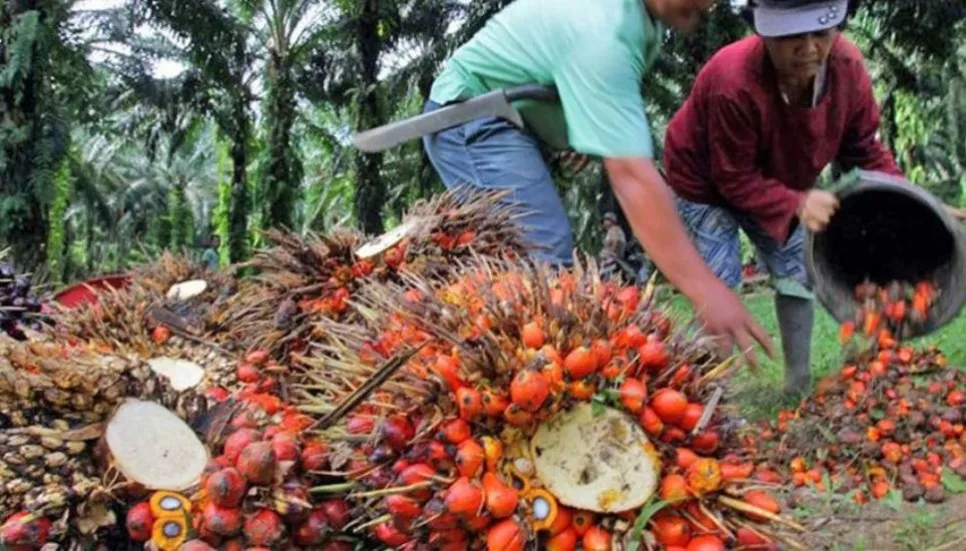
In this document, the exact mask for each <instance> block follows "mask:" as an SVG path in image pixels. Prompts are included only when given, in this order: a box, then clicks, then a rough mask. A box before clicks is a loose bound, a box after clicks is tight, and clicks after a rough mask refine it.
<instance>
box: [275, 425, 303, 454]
mask: <svg viewBox="0 0 966 551" xmlns="http://www.w3.org/2000/svg"><path fill="white" fill-rule="evenodd" d="M272 450H273V451H274V452H275V459H276V460H278V461H298V459H299V454H300V453H301V452H300V450H299V442H298V439H297V438H296V437H295V435H294V434H292V433H291V432H280V433H278V434H276V435H275V436H274V437H272Z"/></svg>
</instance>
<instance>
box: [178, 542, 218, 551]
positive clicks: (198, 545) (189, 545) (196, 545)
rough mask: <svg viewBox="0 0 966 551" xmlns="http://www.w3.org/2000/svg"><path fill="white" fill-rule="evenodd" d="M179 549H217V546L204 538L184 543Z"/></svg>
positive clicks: (192, 550) (203, 550)
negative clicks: (213, 545)
mask: <svg viewBox="0 0 966 551" xmlns="http://www.w3.org/2000/svg"><path fill="white" fill-rule="evenodd" d="M178 551H215V548H214V547H212V546H210V545H208V544H207V543H205V542H204V541H202V540H190V541H186V542H184V543H182V544H181V546H180V547H178Z"/></svg>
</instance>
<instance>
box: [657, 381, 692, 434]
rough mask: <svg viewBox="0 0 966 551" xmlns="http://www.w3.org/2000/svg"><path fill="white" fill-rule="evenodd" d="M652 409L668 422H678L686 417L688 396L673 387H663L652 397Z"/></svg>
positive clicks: (662, 419)
mask: <svg viewBox="0 0 966 551" xmlns="http://www.w3.org/2000/svg"><path fill="white" fill-rule="evenodd" d="M650 407H651V409H653V410H654V413H657V415H658V417H660V418H661V421H664V423H666V424H671V425H673V424H676V423H677V422H678V421H680V420H681V418H682V417H684V413H685V411H687V408H688V398H687V396H685V395H684V394H682V393H681V392H679V391H677V390H674V389H673V388H662V389H661V390H659V391H657V392H656V393H654V396H652V397H651V403H650Z"/></svg>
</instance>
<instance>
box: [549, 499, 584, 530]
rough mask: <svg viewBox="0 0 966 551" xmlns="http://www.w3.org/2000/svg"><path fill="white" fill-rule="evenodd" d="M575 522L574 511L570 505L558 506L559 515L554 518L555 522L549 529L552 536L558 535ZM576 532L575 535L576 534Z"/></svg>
mask: <svg viewBox="0 0 966 551" xmlns="http://www.w3.org/2000/svg"><path fill="white" fill-rule="evenodd" d="M573 522H574V512H573V510H572V509H571V508H570V507H566V506H564V505H558V506H557V516H555V517H554V518H553V523H551V524H550V528H548V529H547V531H548V532H550V535H551V536H556V535H557V534H559V533H560V532H563V531H564V530H566V529H568V528H570V527H571V525H573ZM576 534H577V533H576V532H574V535H575V536H576Z"/></svg>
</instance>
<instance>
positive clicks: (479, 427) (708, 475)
mask: <svg viewBox="0 0 966 551" xmlns="http://www.w3.org/2000/svg"><path fill="white" fill-rule="evenodd" d="M454 269H455V270H457V271H458V272H459V273H460V274H461V275H460V276H459V277H458V278H456V279H455V280H446V279H442V280H441V279H427V278H423V277H420V276H418V275H414V274H405V275H403V276H402V280H403V282H402V283H401V284H373V285H370V286H367V287H366V288H365V289H363V290H361V291H360V292H359V294H358V295H357V297H356V298H355V300H354V307H355V308H356V310H357V312H358V313H359V315H360V316H361V317H362V318H363V319H364V322H363V323H361V324H356V325H352V326H350V325H345V324H338V323H335V322H331V321H330V322H323V325H324V326H323V331H322V333H323V334H325V335H327V336H328V343H327V344H326V345H324V346H320V347H318V351H319V352H320V354H319V355H313V356H303V357H301V358H300V362H301V366H302V368H303V372H302V374H303V377H304V384H303V385H293V386H292V387H290V390H291V396H292V399H293V401H294V402H295V403H299V404H301V406H302V410H303V411H304V412H307V413H310V414H313V415H316V416H320V417H322V420H323V421H324V420H325V417H324V416H325V415H326V414H328V413H329V412H331V411H332V410H333V409H334V408H335V407H336V406H337V405H338V404H340V402H341V401H342V400H343V399H345V397H346V396H347V395H348V394H349V393H351V392H352V391H354V390H355V389H357V388H359V387H360V386H362V385H365V384H366V382H367V381H368V380H369V379H370V378H371V377H372V376H373V375H374V374H375V373H376V372H377V370H378V369H379V368H378V366H379V364H380V363H382V362H383V361H385V360H386V359H389V358H391V357H393V356H396V355H398V354H400V353H403V352H405V351H407V350H413V349H418V353H416V354H415V355H413V356H412V357H411V359H409V360H408V361H407V362H406V363H405V365H403V366H402V367H401V368H400V369H399V371H398V372H397V373H396V374H395V375H393V376H392V377H390V378H389V379H388V381H387V382H386V383H385V384H383V385H381V386H380V387H379V388H378V389H376V390H375V391H374V392H373V393H372V394H371V396H369V398H368V399H367V400H366V401H365V402H364V403H363V404H362V405H361V406H360V407H358V408H357V409H355V410H354V411H353V412H352V413H351V414H350V415H349V416H348V417H347V418H345V419H343V420H342V421H340V422H339V423H338V424H336V425H334V426H332V427H328V428H326V427H322V428H323V429H325V431H324V433H323V436H324V437H325V438H326V439H327V441H328V444H329V448H330V452H329V458H328V462H329V464H330V469H331V470H332V471H335V472H341V473H342V474H343V475H344V476H345V478H346V479H347V480H348V484H349V486H351V491H350V493H349V494H348V498H349V499H350V500H352V501H353V503H354V504H355V505H356V507H355V509H354V510H355V511H360V515H359V516H358V517H354V521H353V522H352V523H351V525H352V526H351V527H352V528H353V529H354V530H356V531H361V530H363V529H366V531H368V533H369V534H370V536H371V537H372V538H373V539H374V540H377V541H379V542H381V543H382V544H385V545H391V546H405V547H404V548H407V549H409V548H412V549H419V548H423V547H424V546H427V545H428V546H431V547H444V546H446V545H449V546H452V547H453V548H463V549H476V548H484V547H489V548H491V549H496V548H500V549H504V548H505V549H523V547H524V544H525V542H531V543H536V544H537V546H538V547H539V548H543V547H544V546H547V545H549V540H551V539H552V538H554V537H556V536H557V535H559V534H561V533H563V532H568V531H570V530H573V531H575V532H577V533H579V534H587V533H590V534H592V535H591V536H586V535H585V536H584V538H585V547H592V548H597V547H593V546H592V544H593V545H596V543H597V542H598V541H606V545H607V546H608V547H607V548H615V549H619V548H624V546H626V545H628V544H629V543H630V542H631V541H632V540H635V539H636V540H638V541H640V538H642V537H643V536H642V533H643V530H644V529H645V523H644V522H643V521H642V523H641V524H640V525H639V527H637V528H636V529H632V526H633V525H634V521H635V520H636V512H635V511H634V510H622V511H621V512H617V511H612V512H610V513H607V512H604V513H602V514H597V515H594V514H592V513H590V512H589V511H582V510H577V509H570V508H567V507H565V506H564V505H562V504H557V503H556V498H555V497H554V496H552V495H551V494H548V493H547V492H546V490H547V489H548V488H549V486H548V485H545V484H544V483H543V482H542V481H541V479H540V477H539V473H538V472H535V468H536V467H537V466H538V462H536V461H535V457H536V455H539V453H540V452H539V451H538V450H531V449H530V447H531V444H530V440H531V437H533V435H534V433H535V432H537V431H538V430H539V429H540V427H541V426H542V424H544V423H547V422H549V421H551V420H553V419H555V418H556V416H557V415H558V414H561V413H564V412H568V411H573V410H574V408H579V407H586V406H581V404H588V403H590V404H594V405H593V408H604V409H613V410H616V411H619V412H623V413H622V415H623V414H627V415H629V416H630V417H628V419H630V420H633V421H632V422H633V423H635V424H636V423H640V425H641V426H642V427H643V432H645V433H646V434H647V435H648V437H649V438H650V443H647V444H644V448H645V450H650V451H648V452H647V453H649V454H651V455H653V456H654V458H655V460H654V461H649V463H650V464H652V465H655V464H657V463H658V457H660V459H663V462H661V465H662V466H660V467H659V468H658V472H656V473H653V474H654V475H655V476H657V479H658V480H659V484H658V486H659V489H658V490H657V493H658V494H659V495H660V497H661V498H662V499H667V500H677V501H679V502H677V503H676V504H675V507H676V508H675V509H673V510H672V509H669V510H668V511H665V512H663V514H662V516H661V517H660V518H661V519H671V520H660V519H657V520H656V522H659V523H678V522H680V523H684V524H686V525H687V530H688V533H689V532H690V531H691V530H699V528H698V527H694V526H693V524H694V522H693V521H692V519H693V516H694V515H693V514H692V515H685V514H683V511H685V508H686V507H691V508H693V510H694V511H697V512H698V513H700V514H701V515H702V518H703V519H704V520H705V522H706V523H707V525H706V526H703V527H701V528H700V530H702V531H705V532H708V533H709V535H710V537H713V538H717V539H720V540H721V541H722V542H723V541H733V540H735V539H736V538H737V528H739V527H742V526H744V525H745V524H748V522H749V520H748V517H747V515H750V516H752V517H754V518H756V519H759V520H761V519H762V518H766V517H767V518H773V519H779V520H781V521H782V524H780V526H786V527H794V528H800V527H798V526H797V525H796V524H795V523H794V522H792V521H788V520H783V519H781V517H778V516H777V515H774V514H773V513H777V512H778V510H777V509H774V508H773V506H777V502H775V501H774V500H773V499H771V498H770V497H768V496H764V497H761V496H753V497H755V499H753V500H750V501H747V502H746V501H743V499H742V497H743V494H744V483H745V481H744V479H747V478H749V477H750V476H751V473H752V469H753V465H751V464H750V463H748V462H747V460H746V459H745V458H744V457H741V456H740V454H739V453H728V452H727V451H726V450H723V449H721V448H720V446H719V442H721V441H722V438H723V436H725V435H724V434H723V432H725V431H727V430H728V428H727V424H726V423H725V421H726V419H725V418H724V416H723V414H722V412H721V410H720V409H716V410H715V411H714V412H712V413H711V414H710V415H709V416H708V420H707V421H706V425H705V426H703V427H701V426H698V423H699V417H700V414H701V413H703V408H704V405H703V403H704V400H706V399H707V398H708V397H709V395H710V394H711V393H712V392H713V390H712V384H711V383H712V381H714V380H715V379H716V378H717V377H720V376H721V375H722V374H723V373H725V372H726V371H728V370H729V365H730V363H729V362H724V363H719V362H715V361H714V360H713V358H712V357H711V356H709V355H708V354H707V353H705V352H704V347H703V346H702V342H701V340H700V338H695V337H692V336H689V335H687V334H685V333H672V324H671V321H670V320H669V319H668V318H667V317H666V316H665V315H664V314H662V313H661V312H660V311H658V309H656V308H655V307H654V305H653V304H652V303H651V298H650V296H649V293H645V294H644V295H645V296H642V294H641V291H640V290H639V289H636V288H631V287H627V288H621V287H618V286H617V285H616V284H613V283H605V282H602V281H601V280H600V277H599V275H598V273H597V271H596V268H595V267H594V266H593V264H590V265H589V266H588V267H587V268H586V269H584V268H581V267H579V266H578V268H577V269H576V270H575V271H574V272H564V273H555V272H551V271H549V270H547V269H544V268H538V267H533V266H531V265H528V264H526V263H524V262H521V261H500V260H494V259H490V260H476V261H472V262H470V263H468V264H466V265H459V266H456V267H454ZM739 451H740V450H739ZM702 458H703V459H704V462H703V463H702V462H701V461H700V460H701V459H702ZM696 462H697V463H699V464H701V465H704V466H705V467H706V469H705V470H704V471H700V472H695V471H694V470H693V469H691V466H692V464H694V463H696ZM746 467H750V468H747V469H746ZM746 470H747V472H745V471H746ZM723 472H726V473H727V474H728V477H724V478H723V476H722V473H723ZM577 474H579V473H575V476H576V475H577ZM515 488H516V489H515ZM332 489H333V491H337V490H340V489H344V486H342V485H335V486H332ZM320 491H325V489H320ZM620 491H621V490H620V489H619V488H618V489H615V490H614V493H615V494H619V493H620ZM605 494H606V492H605ZM605 494H602V495H605ZM497 495H499V496H500V499H499V500H498V501H499V503H491V502H490V500H489V499H488V498H489V497H492V496H497ZM642 497H643V498H644V499H646V497H647V496H642ZM538 500H542V501H541V502H540V504H538V503H537V502H538ZM547 503H550V504H552V505H553V507H551V508H552V509H554V510H556V511H557V514H559V515H562V517H561V521H560V522H558V525H553V524H548V523H547V522H548V521H547V520H546V519H545V518H544V519H541V518H538V517H539V516H540V514H541V513H539V512H538V510H539V509H541V508H542V507H543V504H547ZM642 503H643V502H642ZM598 506H599V507H600V508H601V509H599V510H601V511H608V510H609V509H608V505H607V503H606V500H603V501H600V502H598ZM763 506H764V507H766V508H767V509H766V512H765V513H762V507H763ZM560 511H563V513H561V512H560ZM758 515H761V516H758ZM568 516H569V517H571V518H572V519H573V520H571V521H570V522H564V520H565V519H566V518H567V517H568ZM648 526H649V529H650V530H651V531H652V532H656V534H655V535H656V537H657V541H659V542H660V543H662V544H663V545H670V543H669V542H668V541H666V540H663V539H661V538H662V537H663V535H662V534H664V532H665V531H666V530H664V531H662V529H660V528H659V527H658V528H655V525H654V524H653V523H651V524H650V525H648ZM755 529H756V530H757V531H758V533H761V534H769V536H766V537H765V538H764V539H765V540H766V541H772V539H773V538H774V537H778V534H777V531H776V529H775V527H774V526H766V525H761V524H756V525H755ZM569 535H570V534H569V533H568V535H567V536H562V537H569ZM588 538H589V540H590V541H588ZM684 543H687V540H685V542H684Z"/></svg>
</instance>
